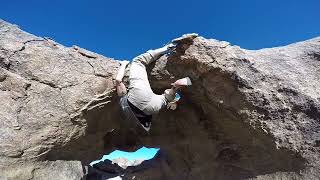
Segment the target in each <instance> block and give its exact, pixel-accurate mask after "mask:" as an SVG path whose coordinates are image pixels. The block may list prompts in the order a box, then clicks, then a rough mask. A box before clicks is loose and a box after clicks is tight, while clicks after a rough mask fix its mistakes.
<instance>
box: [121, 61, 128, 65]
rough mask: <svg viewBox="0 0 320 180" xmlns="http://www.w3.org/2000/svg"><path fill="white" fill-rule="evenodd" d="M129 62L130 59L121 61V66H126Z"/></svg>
mask: <svg viewBox="0 0 320 180" xmlns="http://www.w3.org/2000/svg"><path fill="white" fill-rule="evenodd" d="M129 63H130V61H120V65H121V66H126V65H127V64H129Z"/></svg>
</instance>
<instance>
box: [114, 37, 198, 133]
mask: <svg viewBox="0 0 320 180" xmlns="http://www.w3.org/2000/svg"><path fill="white" fill-rule="evenodd" d="M195 37H197V34H188V35H184V36H182V37H181V38H177V39H174V40H173V41H172V42H171V43H170V44H168V45H166V46H164V47H162V48H159V49H155V50H149V51H147V52H146V53H144V54H141V55H139V56H137V57H135V58H134V59H133V60H132V62H131V66H130V72H129V88H128V92H127V89H126V87H125V85H124V84H123V82H122V79H123V77H124V73H125V69H126V66H127V65H128V64H129V61H122V62H121V66H120V68H119V70H118V74H117V76H116V88H117V93H118V96H120V97H121V98H120V107H121V113H122V116H123V119H124V120H125V121H127V122H128V123H132V122H135V123H138V124H140V127H142V128H143V129H144V130H146V131H149V130H150V127H151V119H152V115H153V114H156V113H158V112H159V111H160V109H162V108H164V107H168V108H170V109H175V107H176V100H175V97H176V93H177V90H178V89H179V88H180V87H182V86H189V85H191V80H190V78H188V77H186V78H183V79H179V80H177V81H176V82H174V83H172V84H171V85H172V87H171V89H167V90H165V91H164V93H163V94H161V95H158V94H155V93H153V91H152V89H151V86H150V83H149V80H148V75H147V71H146V65H149V64H150V63H151V62H153V61H155V60H157V59H159V58H160V57H161V56H162V55H164V54H167V53H170V52H172V51H173V50H174V49H175V48H176V45H177V44H178V43H179V42H181V41H182V40H184V39H187V38H189V39H190V38H195Z"/></svg>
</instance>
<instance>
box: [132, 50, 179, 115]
mask: <svg viewBox="0 0 320 180" xmlns="http://www.w3.org/2000/svg"><path fill="white" fill-rule="evenodd" d="M154 60H156V59H155V58H154V55H153V51H152V50H149V51H147V52H146V53H144V54H141V55H139V56H137V57H135V58H134V59H133V60H132V62H131V66H130V73H129V83H130V85H129V92H128V100H129V101H130V102H131V103H132V104H133V105H134V106H136V107H137V108H139V109H140V110H141V111H143V112H144V113H145V114H147V115H151V114H156V113H158V112H159V110H160V109H161V108H163V107H165V106H166V105H167V99H168V97H167V95H166V96H165V95H164V94H162V95H157V94H154V93H153V91H152V89H151V87H150V83H149V80H148V75H147V71H146V65H148V64H150V63H151V62H153V61H154ZM166 97H167V99H166ZM173 98H174V97H173ZM169 99H171V98H169Z"/></svg>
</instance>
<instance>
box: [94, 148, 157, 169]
mask: <svg viewBox="0 0 320 180" xmlns="http://www.w3.org/2000/svg"><path fill="white" fill-rule="evenodd" d="M158 151H159V148H146V147H142V148H140V149H138V150H136V151H135V152H125V151H119V150H115V151H113V152H112V153H110V154H107V155H104V156H102V157H101V159H99V160H96V161H93V162H92V163H90V164H91V165H93V164H96V163H98V162H100V161H104V160H106V159H109V160H112V159H117V158H119V157H125V158H127V159H129V160H130V161H133V160H135V159H144V160H149V159H152V158H153V157H154V156H155V155H156V153H157V152H158Z"/></svg>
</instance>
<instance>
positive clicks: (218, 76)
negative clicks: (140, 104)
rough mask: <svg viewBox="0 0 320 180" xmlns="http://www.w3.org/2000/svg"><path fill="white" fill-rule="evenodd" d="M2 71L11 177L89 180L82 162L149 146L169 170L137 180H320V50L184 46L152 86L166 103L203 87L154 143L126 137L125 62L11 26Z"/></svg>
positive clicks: (4, 155)
mask: <svg viewBox="0 0 320 180" xmlns="http://www.w3.org/2000/svg"><path fill="white" fill-rule="evenodd" d="M0 67H1V68H0V90H1V91H0V107H1V108H0V127H1V128H0V134H1V135H0V171H1V172H0V177H1V176H2V177H4V178H5V177H12V178H13V179H19V178H20V179H32V173H33V174H36V175H37V174H39V176H38V177H37V176H34V177H33V178H34V179H37V178H38V179H41V177H42V175H44V174H47V175H48V177H50V179H62V178H60V177H59V178H58V177H57V176H54V174H56V173H55V172H56V170H57V169H59V167H61V169H63V170H65V171H66V173H65V174H67V173H69V174H68V175H66V176H65V177H72V178H69V179H77V177H79V176H81V173H83V171H82V167H81V166H80V164H79V161H81V163H82V165H86V164H88V163H89V162H90V161H91V160H94V159H97V158H98V157H99V156H101V155H102V154H105V153H107V152H110V151H112V150H114V149H123V150H135V149H136V148H138V147H140V146H141V145H145V146H153V147H160V148H161V150H163V151H164V152H166V159H165V161H162V163H161V166H159V168H156V169H155V168H151V169H145V170H144V171H141V172H137V173H136V174H135V176H136V178H137V179H150V178H151V179H163V178H164V176H163V175H165V179H176V178H177V177H179V178H181V179H277V178H278V179H318V178H319V177H320V170H319V164H320V163H319V162H320V161H319V160H320V157H319V154H320V152H319V151H320V122H319V121H320V85H319V83H318V82H319V80H320V38H314V39H311V40H308V41H304V42H300V43H295V44H291V45H288V46H285V47H279V48H270V49H262V50H257V51H251V50H244V49H241V48H240V47H237V46H231V45H230V44H229V43H227V42H223V41H217V40H212V39H204V38H202V37H198V38H196V39H195V40H194V42H187V41H186V42H183V43H182V44H180V45H179V47H178V49H177V52H176V53H174V54H172V55H170V56H166V57H163V58H161V59H160V60H159V61H157V62H156V63H155V64H154V66H153V67H151V68H150V74H151V76H150V80H151V82H152V87H153V88H154V89H155V91H157V92H159V93H160V92H161V91H163V89H165V88H167V87H168V85H169V84H170V82H173V81H174V80H175V79H177V78H181V77H184V76H189V77H190V78H191V79H192V81H193V83H194V85H193V86H192V87H190V88H188V89H183V90H182V97H183V98H182V102H181V103H180V106H179V107H178V109H177V110H176V111H174V112H170V111H163V112H162V113H160V114H159V115H158V116H156V117H154V120H153V127H152V130H151V132H150V134H149V135H142V134H137V133H134V132H131V131H126V130H125V129H124V128H120V126H121V123H120V122H121V121H120V120H119V118H118V116H119V110H118V107H117V97H116V95H115V92H114V87H113V76H114V75H115V73H116V71H117V68H118V67H119V63H118V62H117V61H115V60H113V59H109V58H105V57H103V56H101V55H98V54H95V53H92V52H89V51H86V50H84V49H81V48H79V47H77V46H74V47H72V48H67V47H64V46H62V45H60V44H58V43H56V42H54V41H52V40H50V39H48V38H39V37H36V36H33V35H31V34H28V33H26V32H23V31H21V30H20V29H19V28H18V27H16V26H13V25H11V24H8V23H6V22H4V21H0ZM73 160H76V161H78V162H76V161H73ZM18 167H23V168H25V169H26V170H24V171H20V170H18V169H20V168H18ZM63 167H70V168H71V167H72V168H71V169H72V170H70V171H68V170H69V169H70V168H63ZM23 168H21V169H23ZM159 172H161V174H159Z"/></svg>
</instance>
